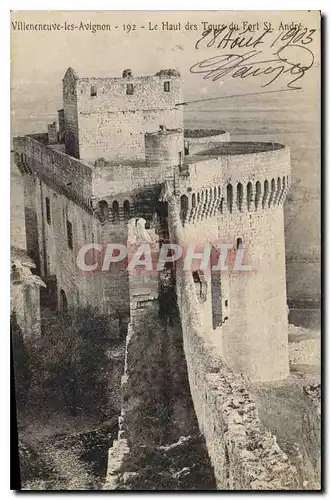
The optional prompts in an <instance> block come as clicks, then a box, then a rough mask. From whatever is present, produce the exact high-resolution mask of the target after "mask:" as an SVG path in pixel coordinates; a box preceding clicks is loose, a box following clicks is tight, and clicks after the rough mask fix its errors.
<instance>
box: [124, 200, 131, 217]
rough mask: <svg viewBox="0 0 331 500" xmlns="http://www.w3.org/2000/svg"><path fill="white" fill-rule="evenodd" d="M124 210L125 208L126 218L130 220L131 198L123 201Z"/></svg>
mask: <svg viewBox="0 0 331 500" xmlns="http://www.w3.org/2000/svg"><path fill="white" fill-rule="evenodd" d="M123 210H124V220H129V219H130V216H131V209H130V202H129V200H125V202H124V203H123Z"/></svg>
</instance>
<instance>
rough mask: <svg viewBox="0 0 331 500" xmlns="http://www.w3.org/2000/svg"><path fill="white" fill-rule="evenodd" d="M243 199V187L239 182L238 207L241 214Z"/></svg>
mask: <svg viewBox="0 0 331 500" xmlns="http://www.w3.org/2000/svg"><path fill="white" fill-rule="evenodd" d="M243 197H244V189H243V185H242V184H241V183H240V182H239V184H237V207H238V210H239V212H241V210H242V204H243Z"/></svg>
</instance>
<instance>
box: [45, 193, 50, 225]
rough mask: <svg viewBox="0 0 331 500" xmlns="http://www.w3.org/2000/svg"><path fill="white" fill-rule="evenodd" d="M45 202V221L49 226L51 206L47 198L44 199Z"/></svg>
mask: <svg viewBox="0 0 331 500" xmlns="http://www.w3.org/2000/svg"><path fill="white" fill-rule="evenodd" d="M45 201H46V220H47V224H50V223H51V205H50V201H49V198H47V197H46V198H45Z"/></svg>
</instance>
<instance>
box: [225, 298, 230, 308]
mask: <svg viewBox="0 0 331 500" xmlns="http://www.w3.org/2000/svg"><path fill="white" fill-rule="evenodd" d="M224 305H225V307H228V305H229V301H228V299H226V300H225V302H224Z"/></svg>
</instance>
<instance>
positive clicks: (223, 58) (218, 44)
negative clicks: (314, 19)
mask: <svg viewBox="0 0 331 500" xmlns="http://www.w3.org/2000/svg"><path fill="white" fill-rule="evenodd" d="M314 32H315V30H307V29H306V28H303V29H298V28H293V29H290V30H289V31H287V32H281V33H280V34H279V35H278V36H277V37H276V38H273V37H271V34H272V31H271V30H270V29H266V30H264V31H263V32H262V33H261V34H260V35H256V34H253V35H252V33H249V34H248V36H247V32H246V31H244V32H242V33H240V34H238V33H236V34H235V33H234V30H231V29H230V30H229V29H228V30H226V27H222V28H221V29H219V30H206V31H205V32H204V33H203V34H202V37H201V38H200V39H199V40H198V41H197V43H196V49H198V48H200V47H201V43H202V41H204V48H209V47H214V48H217V49H218V50H222V52H221V53H220V54H218V55H216V56H213V57H210V58H207V59H204V60H203V61H201V62H198V63H197V64H194V65H193V66H191V68H190V71H191V73H201V74H203V75H204V76H203V78H204V79H205V80H207V79H211V80H212V81H216V80H219V79H220V78H224V77H225V76H226V75H229V76H231V77H232V78H242V79H244V78H249V77H251V78H256V77H261V76H264V77H265V78H264V79H263V84H262V85H261V87H268V86H269V85H271V84H273V83H274V82H276V81H277V80H279V79H280V78H281V77H282V76H284V75H288V76H289V77H290V78H289V79H288V81H287V82H286V88H287V89H291V90H297V89H300V88H301V86H300V84H299V80H301V79H302V78H303V77H304V75H305V74H306V72H307V71H308V70H309V69H310V68H311V67H312V66H313V64H314V54H313V52H312V51H311V50H310V48H309V47H308V45H309V44H310V43H311V42H312V41H313V35H314ZM267 42H268V43H267ZM263 44H264V48H265V49H267V52H268V54H267V57H263V56H262V54H263V52H264V51H263V50H262V45H263ZM243 48H244V49H250V50H248V51H247V50H246V51H245V52H244V53H239V50H238V49H243ZM224 49H225V50H227V52H226V53H225V54H224V53H223V50H224ZM233 49H237V50H236V52H235V53H234V51H233ZM300 83H301V82H300Z"/></svg>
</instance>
